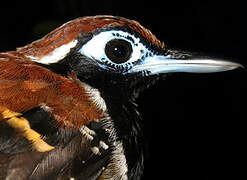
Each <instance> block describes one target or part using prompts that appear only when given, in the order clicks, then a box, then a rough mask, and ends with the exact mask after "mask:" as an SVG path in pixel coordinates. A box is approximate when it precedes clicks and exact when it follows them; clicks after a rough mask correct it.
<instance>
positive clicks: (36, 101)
mask: <svg viewBox="0 0 247 180" xmlns="http://www.w3.org/2000/svg"><path fill="white" fill-rule="evenodd" d="M0 106H2V107H5V108H7V109H9V110H11V111H14V112H18V113H24V112H26V111H29V110H31V109H33V108H37V107H41V106H48V107H49V109H50V113H51V115H52V117H53V118H54V120H55V121H56V122H57V123H58V124H59V125H61V126H67V127H74V128H76V129H77V128H79V127H80V126H82V125H84V124H87V123H89V122H90V121H92V120H96V119H100V118H101V117H102V115H103V112H101V111H100V110H99V109H98V108H97V107H96V106H95V105H94V104H93V102H92V101H90V98H89V95H88V93H87V92H86V91H85V89H84V88H83V86H82V85H81V84H80V83H78V82H77V81H75V80H71V79H67V78H64V77H62V76H60V75H58V74H55V73H53V72H51V71H49V70H48V69H46V68H43V67H41V66H38V65H36V64H35V63H33V62H32V61H30V60H29V59H28V58H26V57H25V56H23V55H22V54H20V53H17V52H8V53H2V54H0ZM0 111H1V108H0ZM0 119H1V117H0Z"/></svg>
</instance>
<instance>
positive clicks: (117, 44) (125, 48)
mask: <svg viewBox="0 0 247 180" xmlns="http://www.w3.org/2000/svg"><path fill="white" fill-rule="evenodd" d="M132 52H133V49H132V46H131V44H130V43H129V42H128V41H125V40H123V39H113V40H110V41H109V42H108V43H107V44H106V46H105V54H106V56H107V57H108V58H109V60H111V61H112V62H114V63H116V64H121V63H124V62H126V61H128V60H129V59H130V57H131V54H132Z"/></svg>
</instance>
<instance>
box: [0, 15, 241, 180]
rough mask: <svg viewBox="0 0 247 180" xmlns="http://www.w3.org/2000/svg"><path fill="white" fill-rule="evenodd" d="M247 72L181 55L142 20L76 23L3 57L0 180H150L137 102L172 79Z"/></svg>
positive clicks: (97, 18) (104, 17)
mask: <svg viewBox="0 0 247 180" xmlns="http://www.w3.org/2000/svg"><path fill="white" fill-rule="evenodd" d="M239 67H242V65H241V64H239V63H236V62H231V61H226V60H223V59H216V58H211V57H208V56H202V55H200V54H195V53H190V52H185V51H178V50H172V49H169V48H167V46H166V44H165V43H164V42H162V41H160V40H158V39H157V38H156V36H155V35H153V34H152V32H151V31H150V30H148V29H146V28H144V27H143V26H142V25H141V24H140V23H138V22H137V21H135V20H130V19H127V18H124V17H119V16H111V15H97V16H86V17H80V18H77V19H74V20H71V21H69V22H67V23H65V24H63V25H61V26H60V27H58V28H57V29H55V30H53V31H51V32H50V33H48V34H47V35H45V36H44V37H43V38H41V39H39V40H36V41H34V42H32V43H30V44H28V45H25V46H23V47H19V48H17V49H16V50H15V51H8V52H2V53H0V179H12V178H16V177H19V178H20V179H141V177H142V174H143V168H144V155H143V153H144V150H143V149H144V138H143V132H142V118H141V116H140V114H139V112H138V110H137V104H136V99H137V97H138V95H139V93H140V92H141V91H143V90H144V89H146V88H147V87H149V86H150V85H152V84H153V83H155V82H156V81H157V79H158V78H159V77H160V76H161V75H163V74H168V73H175V72H185V73H213V72H221V71H228V70H233V69H236V68H239Z"/></svg>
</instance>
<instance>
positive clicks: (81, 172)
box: [0, 52, 108, 179]
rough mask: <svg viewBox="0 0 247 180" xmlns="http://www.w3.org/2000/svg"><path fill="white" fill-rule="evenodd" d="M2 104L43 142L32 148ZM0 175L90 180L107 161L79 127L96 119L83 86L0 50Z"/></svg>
mask: <svg viewBox="0 0 247 180" xmlns="http://www.w3.org/2000/svg"><path fill="white" fill-rule="evenodd" d="M5 108H7V109H9V110H11V111H13V112H16V113H17V114H18V115H19V116H21V117H23V118H25V119H26V120H27V121H28V123H29V125H30V128H31V129H33V130H34V131H35V132H38V133H39V134H40V135H41V136H43V137H45V139H43V140H44V141H45V142H47V143H48V144H50V145H52V146H54V147H55V149H54V150H52V151H49V152H38V151H36V150H34V149H33V148H32V143H31V142H30V141H29V140H28V139H27V138H25V137H24V136H22V134H20V132H18V131H16V130H15V129H14V128H13V127H12V126H10V125H9V124H8V123H7V122H6V121H4V120H3V119H4V116H3V114H2V112H3V110H4V109H5ZM0 114H1V115H0V179H6V178H7V179H12V178H16V177H19V178H20V179H55V178H56V179H66V178H68V177H80V179H94V177H97V176H98V175H99V174H100V173H101V171H102V167H104V166H106V165H105V164H106V163H107V161H108V152H107V151H104V152H101V155H99V154H97V155H96V154H95V153H93V152H92V150H91V143H92V142H91V141H90V140H89V139H88V138H87V137H86V136H85V135H84V134H82V133H81V132H80V131H79V127H81V126H82V125H84V124H88V123H89V122H91V121H93V120H96V119H100V118H101V117H102V112H100V111H99V110H98V109H97V108H96V107H94V106H93V104H92V102H91V101H90V99H89V98H88V94H87V93H86V92H85V89H84V88H83V87H82V86H81V85H80V84H79V83H77V82H76V81H74V80H70V79H67V78H64V77H62V76H60V75H57V74H55V73H53V72H51V71H49V70H48V69H46V68H43V67H40V66H38V65H36V64H34V63H32V62H31V61H30V60H29V59H28V58H26V57H24V56H22V55H21V54H18V53H16V52H9V53H0Z"/></svg>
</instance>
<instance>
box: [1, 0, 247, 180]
mask: <svg viewBox="0 0 247 180" xmlns="http://www.w3.org/2000/svg"><path fill="white" fill-rule="evenodd" d="M245 6H246V5H245V4H244V2H243V3H242V4H238V2H235V3H234V2H228V1H223V2H217V3H216V2H208V1H207V2H200V1H182V2H180V1H172V2H170V1H161V0H159V1H148V0H147V1H133V0H132V1H127V0H125V1H124V0H121V1H116V0H115V1H114V0H111V1H110V0H108V1H94V0H91V1H89V0H86V1H85V0H71V1H65V0H54V1H52V0H50V1H46V0H42V1H41V0H35V1H16V2H15V1H9V2H4V4H1V6H0V21H1V22H0V23H1V26H0V30H1V31H0V51H1V52H3V51H8V50H14V49H15V48H16V47H20V46H23V45H25V44H27V43H30V42H32V41H34V40H36V39H39V38H40V37H42V36H43V35H45V34H46V33H48V32H49V31H51V30H53V29H54V28H56V27H58V26H59V25H61V24H62V23H64V22H66V21H68V20H71V19H74V18H76V17H79V16H87V15H98V14H111V15H118V16H123V17H127V18H130V19H135V20H137V21H139V22H140V23H141V24H142V25H144V26H145V27H146V28H148V29H150V30H151V31H152V32H153V33H154V34H155V35H156V36H157V37H158V38H159V39H160V40H162V41H164V42H165V44H166V46H167V47H168V48H169V47H171V48H177V49H183V50H188V51H195V52H203V53H208V54H210V55H215V56H218V57H225V58H228V59H232V60H236V61H237V62H240V63H242V64H243V65H245V66H247V63H246V9H245ZM246 100H247V96H246V70H243V69H242V70H234V71H230V72H224V73H215V74H185V73H180V74H174V75H172V76H168V77H166V78H165V80H160V81H159V82H158V83H157V84H156V85H154V86H152V87H151V88H150V89H148V90H146V91H145V92H143V93H142V94H141V96H140V98H139V99H138V104H139V110H140V112H141V114H142V115H143V118H144V121H143V123H144V130H145V138H146V140H147V143H146V161H145V172H144V178H143V179H168V180H170V179H198V180H200V179H203V180H209V179H227V178H229V179H238V177H239V176H240V175H243V174H242V172H244V170H246V169H245V168H244V165H242V163H244V164H246V159H244V154H245V152H244V147H245V146H244V145H245V144H246V138H245V137H244V136H246V126H245V124H246V123H245V121H246V106H245V102H246Z"/></svg>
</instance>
